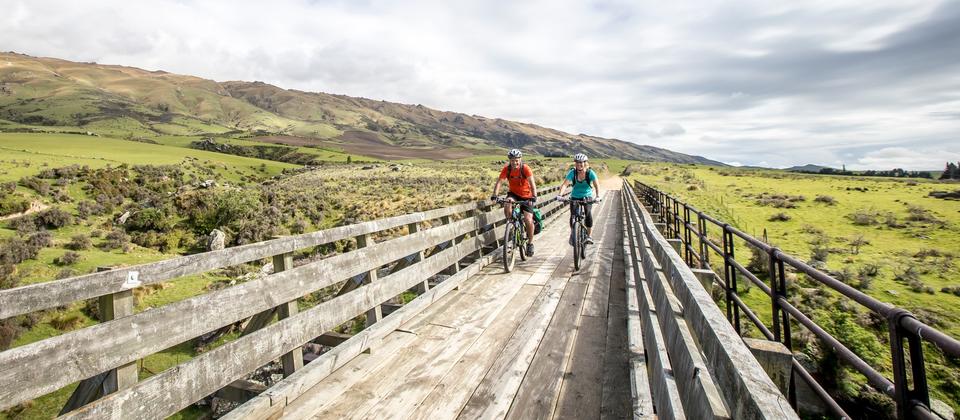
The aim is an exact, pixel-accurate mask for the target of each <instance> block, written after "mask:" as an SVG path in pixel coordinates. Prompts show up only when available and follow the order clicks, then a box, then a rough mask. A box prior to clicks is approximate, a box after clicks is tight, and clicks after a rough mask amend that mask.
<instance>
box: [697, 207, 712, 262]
mask: <svg viewBox="0 0 960 420" xmlns="http://www.w3.org/2000/svg"><path fill="white" fill-rule="evenodd" d="M697 230H698V231H699V232H700V235H699V236H700V266H699V267H700V268H706V269H709V268H710V252H709V249H708V247H707V244H706V242H707V241H709V240H710V237H709V235H708V234H707V220H706V219H704V218H703V213H702V212H699V211H698V212H697Z"/></svg>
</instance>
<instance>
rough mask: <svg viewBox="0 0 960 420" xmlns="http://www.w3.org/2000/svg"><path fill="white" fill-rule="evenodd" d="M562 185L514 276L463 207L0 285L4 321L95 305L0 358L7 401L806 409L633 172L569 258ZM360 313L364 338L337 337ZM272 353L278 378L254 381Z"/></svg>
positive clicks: (253, 412)
mask: <svg viewBox="0 0 960 420" xmlns="http://www.w3.org/2000/svg"><path fill="white" fill-rule="evenodd" d="M616 182H619V181H616ZM555 191H556V188H550V189H547V191H546V193H545V194H543V196H542V198H544V199H543V200H541V203H540V204H539V206H540V207H541V210H542V211H543V212H544V214H545V215H547V218H548V223H549V224H548V226H547V227H546V228H545V230H544V232H543V233H541V234H540V235H538V236H537V238H536V246H537V249H536V251H537V252H536V255H535V256H534V257H533V258H531V259H528V260H527V261H525V262H518V264H517V267H516V268H515V269H514V271H513V272H511V273H504V271H503V268H502V265H501V264H498V263H497V262H498V256H499V247H500V245H501V243H500V241H499V239H501V236H502V231H503V227H502V226H503V219H504V217H503V212H502V210H500V209H499V208H491V207H489V204H488V203H470V204H464V205H460V206H454V207H449V208H444V209H437V210H431V211H426V212H422V213H415V214H408V215H403V216H398V217H393V218H388V219H382V220H376V221H371V222H365V223H360V224H356V225H350V226H343V227H338V228H334V229H329V230H324V231H320V232H313V233H308V234H304V235H298V236H291V237H283V238H278V239H274V240H271V241H267V242H263V243H257V244H251V245H246V246H240V247H235V248H229V249H226V250H221V251H214V252H208V253H203V254H197V255H191V256H186V257H181V258H176V259H172V260H167V261H161V262H157V263H151V264H145V265H140V266H134V267H125V268H118V269H114V270H110V271H105V272H100V273H94V274H89V275H85V276H80V277H75V278H70V279H65V280H58V281H51V282H48V283H42V284H35V285H29V286H24V287H19V288H16V289H9V290H3V291H0V319H3V318H7V317H11V316H16V315H20V314H26V313H31V312H35V311H39V310H43V309H47V308H55V307H59V306H63V305H68V304H71V303H73V302H76V301H79V300H85V299H91V298H99V299H100V303H101V312H102V313H103V314H104V318H105V321H103V322H101V323H100V324H98V325H95V326H92V327H88V328H84V329H81V330H78V331H73V332H69V333H65V334H63V335H60V336H57V337H53V338H49V339H46V340H43V341H40V342H36V343H32V344H28V345H24V346H21V347H17V348H13V349H10V350H7V351H4V352H2V353H0V409H7V408H10V407H12V406H14V405H16V404H19V403H21V402H24V401H27V400H29V399H33V398H37V397H40V396H42V395H45V394H47V393H50V392H52V391H55V390H58V389H60V388H63V387H68V386H70V387H73V386H74V385H72V384H76V383H78V382H79V384H78V385H76V389H75V391H74V393H73V396H72V397H71V399H70V402H69V403H68V406H67V407H65V408H64V411H63V412H62V413H61V415H62V416H63V417H67V418H91V419H101V418H114V419H129V418H164V417H167V416H170V415H172V414H174V413H177V412H178V411H179V410H181V409H183V408H185V407H187V406H189V405H191V404H193V403H195V402H197V401H199V400H201V399H204V398H206V397H208V396H210V395H218V396H222V397H225V398H234V399H239V400H242V401H244V403H243V404H242V405H240V406H239V407H238V408H236V409H235V410H233V411H231V412H230V413H228V414H227V417H229V418H244V419H245V418H279V417H285V418H376V419H381V418H418V419H419V418H431V419H446V418H470V419H472V418H522V419H526V418H561V419H567V418H570V419H581V418H655V417H658V418H668V419H673V418H697V419H699V418H708V417H709V418H737V419H741V418H776V419H781V418H788V419H789V418H797V415H796V414H795V413H794V411H793V408H791V406H790V404H789V403H787V400H786V399H785V398H784V396H783V394H782V393H781V391H780V388H778V384H777V383H775V382H774V381H773V380H772V379H771V378H770V377H769V376H768V375H767V373H765V371H764V369H763V367H762V366H761V365H760V363H759V362H758V361H757V359H756V358H755V357H754V356H753V355H752V353H751V350H750V349H749V348H748V347H747V346H746V345H745V344H744V342H743V340H742V339H741V338H740V336H739V335H738V334H737V333H736V331H735V330H734V329H733V327H732V326H731V325H730V324H729V322H728V321H727V320H726V319H725V318H724V316H723V314H722V313H721V311H720V309H719V308H718V307H717V306H716V305H715V304H714V302H713V300H712V299H711V297H710V295H709V294H708V292H707V291H706V290H705V289H704V287H703V286H702V285H701V282H700V279H699V278H698V277H697V276H698V275H700V274H702V273H696V272H694V271H693V270H691V269H690V268H689V267H688V266H687V265H686V264H684V262H683V260H682V259H681V257H680V256H679V255H678V253H677V252H676V250H675V248H674V247H673V246H672V244H671V243H670V242H669V241H668V240H667V239H666V238H664V237H663V236H662V235H661V234H660V232H658V230H657V227H658V222H656V221H655V220H654V218H652V217H651V215H650V214H649V213H648V212H647V210H646V209H644V208H643V207H642V206H641V203H640V201H639V200H638V199H637V197H636V196H635V194H634V193H633V191H632V189H631V188H630V187H629V186H628V185H626V184H624V185H623V189H622V190H621V189H620V185H618V184H614V185H613V188H612V189H608V190H607V194H606V200H605V201H604V202H603V203H602V204H600V205H599V206H598V208H597V209H595V210H594V214H595V220H596V226H595V227H594V238H595V239H596V244H595V245H593V246H591V247H590V248H589V250H588V253H587V261H586V263H585V265H584V266H583V267H582V268H581V269H580V270H578V271H574V270H573V264H572V261H571V258H572V252H571V248H570V246H569V245H568V244H567V237H568V234H569V228H568V227H567V222H566V220H567V216H566V213H565V211H566V208H565V207H564V206H562V205H560V204H559V203H556V202H554V201H552V200H550V198H552V195H553V194H555ZM353 238H355V239H356V243H357V249H355V250H352V251H350V252H344V253H341V254H336V255H333V256H330V257H328V258H325V259H321V260H318V261H312V262H307V263H303V264H298V263H297V262H295V261H294V258H293V257H294V253H295V252H297V251H298V250H303V249H306V248H310V247H315V246H318V245H323V244H329V243H332V242H335V241H341V240H349V239H353ZM266 258H272V261H273V264H274V273H273V274H270V275H266V276H264V277H262V278H259V279H255V280H251V281H248V282H244V283H240V284H237V285H234V286H232V287H228V288H225V289H222V290H217V291H213V292H209V293H207V294H204V295H200V296H196V297H193V298H189V299H186V300H183V301H180V302H177V303H173V304H170V305H166V306H163V307H159V308H152V309H148V310H144V311H142V312H138V313H135V311H134V310H133V301H132V289H134V288H137V287H143V286H146V285H149V284H152V283H158V282H165V281H176V280H175V279H176V278H178V277H182V276H186V275H192V274H197V273H203V272H207V271H211V270H215V269H219V268H223V267H228V266H233V265H237V264H241V263H248V262H255V261H262V260H264V259H266ZM329 287H339V288H340V292H339V293H337V295H336V296H335V297H333V298H331V299H329V300H326V301H323V302H321V303H319V304H317V305H315V306H313V307H309V308H305V309H301V307H300V305H299V304H298V299H300V298H302V297H304V296H306V295H308V294H310V293H313V292H315V291H318V290H321V289H324V288H329ZM408 290H413V291H415V292H416V294H417V296H416V298H414V299H413V300H411V301H409V302H407V303H406V304H403V305H400V304H399V301H398V300H397V297H398V296H399V295H401V294H403V293H404V292H406V291H408ZM364 314H365V315H366V320H367V327H366V328H365V329H363V330H362V331H360V332H359V333H357V334H354V335H349V336H348V335H344V334H336V333H333V331H334V329H335V328H336V327H337V326H339V325H341V324H344V323H346V322H349V321H350V320H352V319H354V318H356V317H358V316H360V315H364ZM274 318H276V320H275V321H274ZM234 325H240V326H242V328H243V334H242V335H241V336H240V337H239V338H237V339H235V340H232V341H228V342H226V343H225V344H223V345H221V346H219V347H216V348H214V349H212V350H209V351H207V352H204V353H202V354H200V355H198V356H196V357H195V358H193V359H191V360H189V361H186V362H184V363H181V364H179V365H177V366H176V367H173V368H171V369H168V370H166V371H163V372H159V373H157V374H155V375H153V376H150V377H148V378H145V379H143V380H140V379H139V378H138V370H137V365H136V363H137V360H139V359H141V358H144V357H146V356H148V355H150V354H153V353H157V352H160V351H163V350H164V349H167V348H170V347H173V346H175V345H177V344H179V343H183V342H187V341H189V340H192V339H194V338H196V337H198V336H201V335H204V334H208V333H210V332H212V331H217V330H221V329H223V328H225V327H230V326H234ZM305 349H308V350H310V351H306V352H305ZM305 355H306V358H305ZM278 360H279V361H280V363H282V366H283V370H284V376H285V377H284V379H283V380H281V381H279V382H278V383H276V384H274V385H273V386H271V387H269V388H266V389H263V387H262V386H259V387H258V386H256V384H254V383H252V382H250V381H248V380H247V378H248V376H249V375H250V374H251V373H252V372H254V371H256V370H257V369H259V368H261V367H262V366H264V365H267V364H270V363H274V362H276V361H278Z"/></svg>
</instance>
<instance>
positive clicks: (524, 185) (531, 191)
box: [490, 149, 537, 256]
mask: <svg viewBox="0 0 960 420" xmlns="http://www.w3.org/2000/svg"><path fill="white" fill-rule="evenodd" d="M507 158H509V159H510V163H509V164H507V166H504V167H503V169H502V170H500V176H499V177H498V178H497V183H496V184H493V196H492V197H490V200H496V199H497V195H499V194H500V184H502V183H503V181H504V180H507V181H508V182H507V184H508V185H509V188H510V191H509V192H507V196H508V197H510V198H512V199H514V200H515V201H518V202H520V209H521V210H522V211H523V216H524V217H523V224H524V225H525V226H526V227H527V238H528V239H527V249H526V251H527V252H526V254H527V255H530V256H533V203H536V202H537V184H536V183H535V182H534V180H533V171H531V170H530V167H529V166H527V165H526V164H524V163H523V161H522V158H523V153H521V152H520V150H518V149H513V150H511V151H510V152H509V153H507ZM511 213H513V204H511V203H506V204H505V205H504V206H503V215H504V216H506V217H507V218H508V219H509V218H510V214H511Z"/></svg>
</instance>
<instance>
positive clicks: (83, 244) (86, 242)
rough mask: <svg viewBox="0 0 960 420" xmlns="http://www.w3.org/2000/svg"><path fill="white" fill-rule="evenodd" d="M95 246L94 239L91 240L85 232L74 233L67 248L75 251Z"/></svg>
mask: <svg viewBox="0 0 960 420" xmlns="http://www.w3.org/2000/svg"><path fill="white" fill-rule="evenodd" d="M91 246H93V241H91V240H90V237H89V236H87V235H84V234H79V235H73V237H72V238H70V242H69V243H67V245H66V247H67V249H72V250H74V251H80V250H84V249H90V247H91Z"/></svg>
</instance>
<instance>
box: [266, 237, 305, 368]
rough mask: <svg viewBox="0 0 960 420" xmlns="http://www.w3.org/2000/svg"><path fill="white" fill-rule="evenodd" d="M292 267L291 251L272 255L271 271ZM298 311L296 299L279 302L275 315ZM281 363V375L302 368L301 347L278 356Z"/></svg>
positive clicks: (287, 316) (284, 315) (280, 315)
mask: <svg viewBox="0 0 960 420" xmlns="http://www.w3.org/2000/svg"><path fill="white" fill-rule="evenodd" d="M291 268H293V253H292V252H285V253H283V254H279V255H274V256H273V272H274V273H279V272H281V271H286V270H289V269H291ZM297 312H300V307H299V306H298V304H297V299H294V300H292V301H290V302H287V303H284V304H281V305H280V306H278V307H277V317H278V318H279V319H280V320H283V319H286V318H290V317H291V316H294V315H296V314H297ZM280 362H281V363H282V364H283V377H284V378H286V377H288V376H290V375H293V372H296V371H297V370H299V369H301V368H303V347H297V348H295V349H293V350H291V351H290V352H289V353H287V354H284V355H283V356H282V357H281V358H280Z"/></svg>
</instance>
